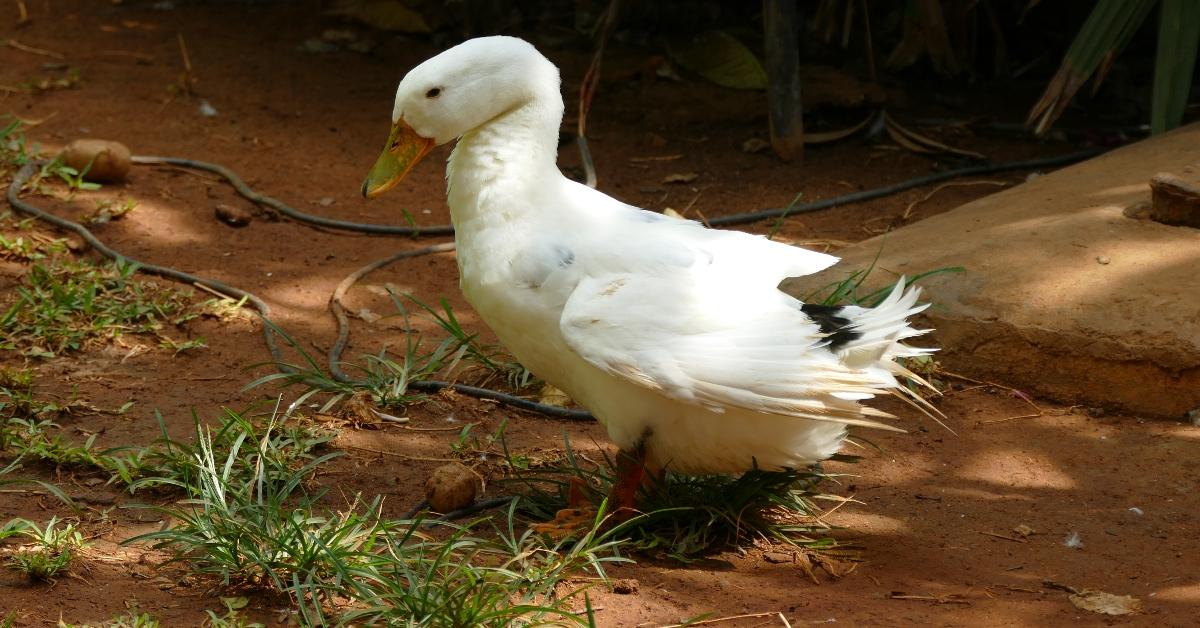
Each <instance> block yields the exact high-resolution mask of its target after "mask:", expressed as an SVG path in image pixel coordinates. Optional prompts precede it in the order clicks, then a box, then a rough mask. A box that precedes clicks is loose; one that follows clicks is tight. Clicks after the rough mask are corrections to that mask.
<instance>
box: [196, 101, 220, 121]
mask: <svg viewBox="0 0 1200 628" xmlns="http://www.w3.org/2000/svg"><path fill="white" fill-rule="evenodd" d="M198 111H200V115H202V116H204V117H205V118H215V117H217V108H216V107H214V106H212V105H211V104H209V102H208V101H207V100H201V101H200V107H199V108H198Z"/></svg>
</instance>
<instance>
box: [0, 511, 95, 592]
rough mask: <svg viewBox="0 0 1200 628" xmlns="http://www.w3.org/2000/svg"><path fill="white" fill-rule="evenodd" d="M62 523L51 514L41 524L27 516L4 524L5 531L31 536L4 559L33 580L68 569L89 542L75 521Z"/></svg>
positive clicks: (11, 566)
mask: <svg viewBox="0 0 1200 628" xmlns="http://www.w3.org/2000/svg"><path fill="white" fill-rule="evenodd" d="M61 523H62V522H60V521H59V520H58V518H57V517H52V518H51V519H50V521H48V522H47V523H46V525H45V526H42V527H40V526H38V525H37V524H36V523H34V522H32V521H27V520H13V521H9V522H8V523H7V524H5V526H4V528H3V530H4V531H5V534H6V535H8V536H12V535H19V536H25V537H27V538H29V539H31V542H30V543H28V544H26V545H23V546H21V547H18V548H16V549H15V550H14V551H12V552H10V553H9V554H8V557H7V559H6V561H5V564H6V565H7V566H8V568H9V569H12V570H14V571H19V572H21V573H23V574H25V575H27V576H28V577H29V578H30V579H31V580H36V581H53V580H54V576H56V575H58V574H59V573H61V572H62V571H63V570H65V569H66V568H67V567H68V566H69V565H70V564H71V560H72V559H73V558H74V557H75V555H76V553H77V552H78V551H79V550H80V549H83V548H84V547H85V546H86V544H85V543H84V541H83V534H81V533H80V532H79V530H78V529H76V527H75V524H72V523H68V524H65V525H60V524H61ZM0 538H3V535H0Z"/></svg>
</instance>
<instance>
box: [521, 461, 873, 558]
mask: <svg viewBox="0 0 1200 628" xmlns="http://www.w3.org/2000/svg"><path fill="white" fill-rule="evenodd" d="M501 442H502V443H503V440H501ZM565 451H566V456H565V458H564V459H563V461H562V462H561V463H559V464H555V465H550V466H545V467H541V468H539V469H536V470H523V469H522V467H523V466H527V465H523V464H522V461H521V460H520V458H519V454H514V453H513V452H510V451H509V450H508V449H507V447H506V448H505V453H504V455H505V459H506V460H507V461H508V467H509V468H511V469H512V470H513V476H512V477H511V478H508V479H505V480H504V482H505V483H508V484H512V485H518V486H521V487H522V488H521V489H520V490H521V491H522V498H521V499H520V500H519V504H520V508H521V510H522V512H523V513H524V514H526V515H527V516H529V517H531V518H533V519H537V520H543V521H544V520H548V519H551V518H552V517H553V516H554V514H555V513H556V512H557V511H558V510H560V509H562V508H566V507H567V492H568V490H569V486H570V484H571V481H572V479H574V480H575V484H576V486H579V485H582V486H584V487H586V489H585V496H586V497H587V498H588V499H589V500H590V501H591V502H592V503H593V504H594V505H597V506H599V507H600V509H601V510H603V507H604V506H605V504H604V502H603V500H604V497H605V496H606V495H607V494H608V492H609V490H610V489H611V487H612V484H613V481H614V478H615V472H614V468H615V461H613V460H611V459H609V458H608V457H607V456H606V457H605V459H604V461H603V462H602V463H599V464H585V463H583V462H582V461H581V459H580V457H579V456H578V455H577V454H576V453H575V451H574V450H573V449H572V447H571V444H570V441H569V440H567V441H566V443H565ZM834 459H836V460H840V461H844V462H853V461H855V460H857V459H856V458H854V457H852V456H835V457H834ZM826 477H828V476H827V475H826V474H824V473H823V472H821V471H819V470H815V469H811V470H790V471H763V470H757V469H755V470H751V471H747V472H746V473H743V474H741V475H737V476H733V475H702V476H691V475H681V474H676V473H670V472H668V473H666V474H665V475H664V476H662V477H660V478H654V479H652V480H651V481H650V482H649V483H648V485H643V487H642V490H641V491H640V493H639V496H638V507H639V509H640V513H641V514H639V515H638V516H637V517H634V518H633V519H631V520H629V521H627V522H624V523H622V524H620V525H618V526H616V527H614V528H613V530H612V534H614V535H616V536H618V537H620V538H622V539H623V540H624V547H625V548H626V549H627V550H629V551H636V552H645V553H648V554H652V555H657V556H663V557H669V558H673V559H675V560H680V561H685V562H686V561H691V560H695V559H697V558H701V557H703V556H705V555H706V554H709V553H712V552H716V551H721V550H725V549H730V548H734V547H744V546H747V545H750V544H753V543H755V542H758V541H769V542H780V543H784V544H788V545H793V546H796V547H800V548H805V549H829V548H833V547H835V546H836V543H835V542H834V541H833V540H832V539H830V538H829V537H827V536H825V532H827V531H828V530H829V528H830V527H829V526H828V525H826V524H824V523H822V522H820V521H819V519H818V518H817V516H816V515H817V514H818V511H819V508H818V507H817V506H816V504H815V502H816V501H817V500H821V499H835V500H837V501H841V500H840V498H831V497H828V496H825V495H823V494H822V493H820V492H819V491H818V489H817V487H818V484H819V483H820V482H821V481H822V480H824V479H825V478H826Z"/></svg>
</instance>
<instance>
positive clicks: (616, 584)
mask: <svg viewBox="0 0 1200 628" xmlns="http://www.w3.org/2000/svg"><path fill="white" fill-rule="evenodd" d="M641 586H642V585H641V583H640V582H638V581H637V578H621V579H620V580H613V583H612V588H613V593H618V594H620V595H629V594H631V593H637V592H638V589H639V588H641Z"/></svg>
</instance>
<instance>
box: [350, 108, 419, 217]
mask: <svg viewBox="0 0 1200 628" xmlns="http://www.w3.org/2000/svg"><path fill="white" fill-rule="evenodd" d="M433 144H434V142H433V140H432V139H430V138H427V137H421V136H420V135H417V132H416V131H414V130H413V128H412V127H411V126H409V125H408V123H407V122H405V121H404V118H400V119H399V120H397V121H396V122H394V123H393V124H392V133H391V135H389V136H388V141H387V146H385V147H384V148H383V154H381V155H379V159H377V160H376V161H375V165H374V166H373V167H372V168H371V173H370V174H368V175H367V180H366V181H363V185H362V195H363V197H364V198H375V197H376V196H379V195H380V194H383V193H384V192H387V191H388V190H390V189H392V188H393V187H395V186H396V184H397V183H399V182H400V180H401V179H403V178H404V175H406V174H408V171H409V170H412V167H413V166H415V165H416V164H417V162H418V161H421V158H422V157H424V156H425V155H427V154H428V153H429V151H430V150H432V149H433Z"/></svg>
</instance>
